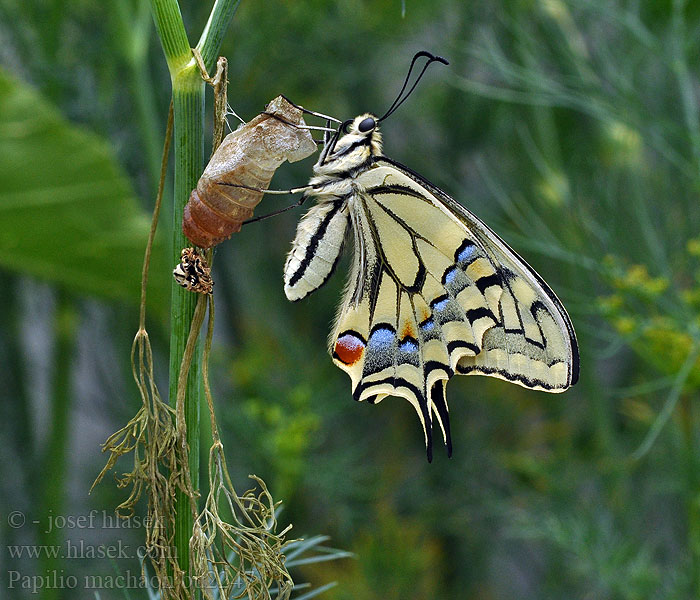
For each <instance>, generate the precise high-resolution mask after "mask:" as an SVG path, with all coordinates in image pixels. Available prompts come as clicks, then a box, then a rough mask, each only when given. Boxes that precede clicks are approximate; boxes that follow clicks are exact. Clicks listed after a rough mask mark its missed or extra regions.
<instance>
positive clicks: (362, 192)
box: [330, 158, 578, 460]
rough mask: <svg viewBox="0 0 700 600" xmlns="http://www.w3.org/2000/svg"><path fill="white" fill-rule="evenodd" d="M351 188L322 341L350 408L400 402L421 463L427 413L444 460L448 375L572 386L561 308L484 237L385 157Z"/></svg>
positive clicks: (449, 203)
mask: <svg viewBox="0 0 700 600" xmlns="http://www.w3.org/2000/svg"><path fill="white" fill-rule="evenodd" d="M356 184H357V185H356V189H357V190H358V191H357V192H356V194H355V195H354V196H353V197H352V198H350V199H349V200H348V209H349V215H350V219H351V222H352V225H353V227H352V229H353V232H354V238H355V240H354V241H355V258H354V262H353V272H352V274H351V277H350V281H349V284H348V288H347V290H346V296H345V300H344V302H343V304H342V305H341V307H340V310H339V313H338V317H337V321H336V325H335V328H334V331H333V333H332V336H331V340H330V341H331V352H332V355H333V359H334V361H335V363H336V364H337V365H338V366H339V367H340V368H342V369H343V370H345V371H346V372H347V373H348V374H349V375H350V377H351V379H352V387H353V397H354V398H355V399H356V400H368V401H369V402H372V403H374V402H378V401H380V400H382V399H383V398H384V397H386V396H388V395H391V396H400V397H403V398H406V399H407V400H408V401H409V402H411V404H413V406H414V407H415V408H416V410H417V412H418V416H419V418H420V420H421V423H422V425H423V430H424V436H425V442H426V446H427V450H428V458H429V460H430V459H431V456H432V433H431V431H432V415H433V414H435V416H436V418H437V420H438V423H439V425H440V427H441V429H442V433H443V437H444V439H445V444H446V445H447V449H448V453H451V440H450V429H449V418H448V409H447V402H446V399H445V384H446V383H447V381H448V380H449V379H450V378H451V377H452V375H454V374H455V373H458V374H482V375H489V376H493V377H499V378H502V379H505V380H507V381H512V382H514V383H517V384H520V385H522V386H525V387H528V388H532V389H539V390H545V391H549V392H560V391H563V390H565V389H566V388H568V387H569V386H571V385H573V384H574V383H575V382H576V380H577V379H578V348H577V344H576V337H575V334H574V330H573V326H572V325H571V321H570V319H569V317H568V315H567V314H566V311H565V309H564V307H563V306H562V304H561V302H559V300H558V299H557V297H556V296H555V295H554V293H553V292H552V290H551V289H550V288H549V287H548V286H547V284H546V283H545V282H544V281H543V280H542V278H541V277H539V275H537V273H535V271H534V270H533V269H532V268H530V267H529V266H528V265H527V264H526V263H525V262H524V261H523V260H522V259H521V258H520V257H519V256H518V255H517V254H516V253H515V252H513V250H511V249H510V248H509V247H508V246H507V245H506V244H505V242H503V241H502V240H501V239H500V238H499V237H498V236H497V235H496V234H495V233H494V232H492V231H491V230H490V229H489V228H488V227H487V226H486V225H484V224H483V223H482V222H481V221H479V220H478V219H477V218H476V217H475V216H474V215H472V214H471V213H470V212H468V211H467V210H466V209H464V208H463V207H461V206H460V205H459V204H457V203H456V202H455V201H454V200H452V199H451V198H449V197H448V196H447V195H446V194H444V193H443V192H441V191H440V190H439V189H437V188H436V187H435V186H433V185H432V184H430V183H429V182H427V181H425V180H423V179H422V178H421V177H420V176H418V175H417V174H415V173H413V172H412V171H410V170H409V169H407V168H406V167H403V166H401V165H399V164H397V163H394V162H393V161H390V160H388V159H385V158H380V159H377V160H376V161H375V164H374V166H373V167H372V168H370V169H368V170H367V171H366V172H364V173H362V174H361V175H359V176H358V177H357V178H356Z"/></svg>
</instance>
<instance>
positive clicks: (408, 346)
mask: <svg viewBox="0 0 700 600" xmlns="http://www.w3.org/2000/svg"><path fill="white" fill-rule="evenodd" d="M399 350H401V352H417V351H418V342H417V341H416V340H415V339H413V338H412V337H407V338H404V339H403V340H401V343H400V344H399Z"/></svg>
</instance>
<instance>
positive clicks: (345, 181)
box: [309, 113, 382, 197]
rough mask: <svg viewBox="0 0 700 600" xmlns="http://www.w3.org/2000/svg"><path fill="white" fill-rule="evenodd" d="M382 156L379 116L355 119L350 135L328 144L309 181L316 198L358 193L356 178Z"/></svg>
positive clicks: (364, 116)
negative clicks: (378, 124) (377, 118)
mask: <svg viewBox="0 0 700 600" xmlns="http://www.w3.org/2000/svg"><path fill="white" fill-rule="evenodd" d="M369 125H371V127H369ZM381 155H382V135H381V133H380V132H379V128H378V126H377V120H376V117H374V116H373V115H370V114H368V113H365V114H362V115H360V116H358V117H355V118H354V119H353V120H352V122H350V123H348V125H347V133H345V134H344V135H343V134H342V133H339V134H338V136H336V137H335V138H333V139H330V140H328V141H327V146H326V148H324V151H323V152H322V153H321V156H320V158H319V159H318V162H317V163H316V164H315V165H314V177H312V178H311V181H310V182H309V185H311V186H312V187H313V188H314V191H313V192H312V193H313V195H314V196H317V197H318V196H329V195H330V196H337V197H343V196H347V195H349V194H351V193H352V192H353V191H357V182H356V181H355V178H356V177H357V176H358V175H359V174H360V173H363V172H364V171H366V170H367V169H370V168H371V167H372V165H373V160H374V158H375V157H378V156H381Z"/></svg>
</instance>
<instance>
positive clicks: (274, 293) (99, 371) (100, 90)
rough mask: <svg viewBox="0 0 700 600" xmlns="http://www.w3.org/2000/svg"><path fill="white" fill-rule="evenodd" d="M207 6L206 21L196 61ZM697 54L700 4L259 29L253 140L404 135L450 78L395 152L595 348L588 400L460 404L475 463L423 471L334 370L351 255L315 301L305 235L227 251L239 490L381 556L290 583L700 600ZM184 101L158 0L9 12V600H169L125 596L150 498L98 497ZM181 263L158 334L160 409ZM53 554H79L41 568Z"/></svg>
mask: <svg viewBox="0 0 700 600" xmlns="http://www.w3.org/2000/svg"><path fill="white" fill-rule="evenodd" d="M209 9H210V6H209V3H208V2H205V3H202V2H187V1H184V0H183V1H182V10H183V16H184V18H185V23H186V26H187V28H188V32H189V34H190V41H191V43H192V44H194V43H195V41H196V39H197V38H198V37H199V33H200V32H201V29H202V27H203V26H204V23H205V22H206V18H207V15H208V11H209ZM402 13H403V14H402ZM699 33H700V4H698V3H687V4H686V3H684V2H682V1H681V0H673V1H672V0H668V1H665V0H641V1H637V2H622V1H618V0H612V1H604V0H578V1H574V0H568V1H566V0H542V1H536V0H500V1H499V0H493V1H491V2H463V1H462V0H435V1H433V2H418V1H416V0H405V2H401V0H383V1H375V2H370V1H364V2H363V1H360V0H338V1H335V2H329V1H321V0H315V1H308V2H285V1H283V0H268V1H266V2H256V1H254V0H244V1H243V2H242V3H241V5H240V7H239V10H238V13H237V15H236V17H235V18H234V21H233V24H232V26H231V28H230V31H229V33H228V35H227V36H226V38H225V39H224V45H223V48H222V54H223V55H225V56H227V57H228V59H229V61H230V62H229V65H230V71H229V79H230V87H229V102H230V104H231V105H232V107H233V108H234V110H235V111H236V112H237V113H238V114H239V115H241V116H243V117H244V118H245V119H250V118H252V117H253V116H254V115H255V114H257V113H258V112H259V111H260V110H261V109H262V108H263V107H264V105H265V104H266V103H267V102H268V101H269V100H270V99H272V98H273V97H275V96H277V95H278V94H280V93H283V94H285V95H286V96H288V97H289V98H291V99H293V100H294V101H295V102H297V103H300V104H303V105H304V106H306V107H309V108H312V109H315V110H318V111H321V112H325V113H328V114H332V115H335V116H337V117H338V118H341V119H346V118H349V117H352V116H354V115H356V114H357V113H359V112H362V111H366V110H369V111H374V112H379V113H381V112H383V111H384V110H385V109H386V108H387V107H388V105H389V104H390V103H391V101H392V100H393V99H394V97H395V95H396V93H397V91H398V89H399V87H400V85H401V82H402V80H403V77H404V75H405V72H406V68H407V66H408V63H409V61H410V58H411V57H412V56H413V54H414V53H415V52H416V51H418V50H421V49H427V50H430V51H432V52H435V53H437V54H441V55H443V56H445V57H447V58H448V59H449V60H450V62H451V64H450V66H449V67H448V68H443V67H441V66H434V67H432V68H431V70H430V71H429V72H428V74H427V76H426V77H425V79H424V81H423V82H422V83H421V85H420V86H419V87H418V88H417V90H416V92H415V93H414V94H413V96H412V97H411V99H410V100H409V101H408V102H407V103H406V104H404V105H403V106H402V107H401V109H400V110H399V111H398V112H397V113H396V114H394V115H393V116H392V117H391V119H389V120H388V121H387V122H386V123H385V125H384V126H383V133H384V139H385V152H386V153H387V155H388V156H390V157H392V158H394V159H395V160H398V161H400V162H402V163H404V164H406V165H408V166H410V167H411V168H413V169H414V170H416V171H418V172H419V173H421V174H423V175H424V176H425V177H427V178H428V179H430V180H431V181H433V182H434V183H436V184H437V185H439V186H440V187H442V188H443V189H445V190H446V191H447V192H448V193H450V194H451V195H452V196H453V197H455V198H456V199H457V200H458V201H460V202H461V203H463V204H464V205H465V206H467V207H468V208H469V209H470V210H472V211H473V212H475V213H476V214H477V215H479V216H480V217H482V218H483V219H484V220H485V221H486V222H487V223H488V224H489V225H490V226H491V227H493V228H494V229H495V230H496V231H498V232H499V234H500V235H501V236H502V237H504V238H505V239H506V240H507V241H508V242H509V243H510V244H511V245H512V246H513V247H514V248H515V249H516V250H517V251H518V252H519V253H521V254H522V255H523V256H524V257H525V258H526V260H528V262H529V263H530V264H531V265H532V266H533V267H535V268H536V269H537V271H538V272H539V273H540V274H541V275H542V276H543V277H544V278H545V279H546V280H547V281H548V282H549V283H550V285H551V286H552V287H553V289H554V290H555V291H556V292H557V294H558V295H559V296H560V298H561V299H562V301H563V302H564V304H565V305H566V307H567V309H568V311H569V313H570V315H571V317H572V320H573V322H574V325H575V327H576V330H577V333H578V336H579V342H580V346H581V381H580V382H579V384H578V385H577V386H576V387H575V388H574V389H572V390H570V391H568V392H567V393H565V394H563V395H548V394H543V393H538V392H533V391H528V390H525V389H522V388H520V387H517V386H514V385H510V384H507V383H505V382H502V381H496V380H490V379H488V378H481V377H455V378H454V379H453V380H452V382H451V383H450V385H449V386H448V399H449V402H450V407H451V421H452V427H453V441H454V445H455V452H454V456H453V458H452V459H451V460H448V459H447V458H446V457H445V456H444V454H443V453H442V452H441V451H440V448H436V458H435V460H434V461H433V464H428V463H427V462H426V460H425V449H424V447H423V438H422V433H421V431H420V426H419V423H418V420H417V418H416V416H415V413H414V411H413V409H412V408H411V407H410V405H409V404H408V403H407V402H405V401H403V400H398V399H387V400H385V401H384V402H382V403H381V404H380V405H378V406H370V405H366V404H364V403H363V404H356V403H354V402H353V401H352V399H351V395H350V381H349V379H348V378H347V377H346V375H344V374H343V373H342V372H341V371H339V370H338V369H336V368H335V367H334V366H333V365H332V363H331V360H330V358H329V357H328V355H327V352H326V339H327V335H328V331H329V327H330V322H331V320H332V318H333V315H334V310H335V307H336V305H337V303H338V302H339V298H340V294H341V292H342V289H343V282H344V281H343V280H344V277H343V273H344V272H345V271H346V267H347V263H348V261H347V257H346V260H345V262H344V264H343V265H341V268H339V270H338V271H339V272H338V274H336V276H335V277H334V278H333V279H332V280H331V281H330V282H329V283H328V284H327V285H326V286H325V287H324V288H323V289H322V290H321V291H319V292H318V293H316V294H314V295H312V296H311V297H309V298H308V299H306V300H304V301H303V302H301V303H297V304H290V303H288V302H287V300H286V299H285V297H284V293H283V290H282V281H281V271H282V265H283V262H284V257H285V253H286V252H287V250H288V248H289V243H290V240H291V239H292V237H293V235H294V231H295V226H296V221H297V220H298V219H299V217H300V215H301V212H300V211H298V210H295V211H290V212H288V213H285V214H283V215H281V216H280V217H278V218H275V219H270V220H267V221H263V222H260V223H257V224H255V225H253V226H247V227H244V228H243V231H242V232H241V233H240V234H237V235H235V236H234V237H233V239H231V240H230V241H229V242H226V243H225V244H223V245H221V246H220V247H219V248H217V251H216V266H215V279H216V294H215V297H216V303H217V323H216V334H215V347H214V352H213V357H212V380H213V385H214V388H215V398H216V401H217V410H218V414H219V419H220V422H221V426H222V428H223V434H224V443H225V446H226V451H227V457H228V461H229V465H230V466H231V468H232V470H233V475H234V479H235V481H236V482H237V484H238V485H239V486H241V488H244V487H245V485H246V479H245V478H246V476H247V474H248V473H255V474H257V475H259V476H261V477H263V478H264V479H265V481H266V482H267V483H268V486H269V488H270V490H271V492H272V493H273V495H274V497H275V498H276V499H280V500H282V501H283V502H284V510H283V512H282V513H281V515H280V521H281V522H282V523H283V524H287V523H292V524H293V525H294V530H293V532H292V534H291V535H292V537H293V536H306V535H316V534H325V535H328V536H330V538H331V539H330V541H329V542H328V543H329V544H330V545H332V546H334V547H337V548H342V549H345V550H348V551H352V552H354V553H355V557H354V558H350V559H344V560H342V561H334V562H328V563H319V564H314V565H312V566H310V567H308V568H306V569H305V570H302V571H296V572H295V573H294V574H295V577H296V578H298V579H299V580H306V581H310V582H312V583H313V584H314V585H317V586H318V585H323V584H325V583H328V582H331V581H337V582H338V585H337V586H336V587H335V588H333V589H332V590H331V591H328V592H326V593H325V595H324V596H322V597H325V598H328V599H329V600H349V599H351V598H352V599H366V600H373V599H377V600H378V599H389V600H393V599H397V600H398V599H405V598H411V599H423V598H426V599H427V598H431V599H432V598H436V599H443V598H445V599H446V598H460V599H461V598H469V599H476V600H496V599H498V600H500V599H506V598H507V599H510V598H528V599H529V598H533V599H534V598H538V599H542V598H547V599H549V598H552V599H555V598H556V599H558V598H561V599H570V598H604V599H630V600H632V599H649V598H653V599H657V598H697V597H700V445H699V440H698V432H699V425H698V419H700V415H699V414H698V410H699V409H698V406H697V400H698V394H699V388H700V362H699V361H698V354H699V351H700V331H699V326H700V321H699V320H698V308H699V307H700V237H698V235H699V227H698V225H699V223H700V202H698V192H699V191H700V120H699V118H698V97H699V94H700V87H699V86H700V64H699V61H698V56H699V55H700V48H699V41H700V37H699V35H698V34H699ZM169 90H170V83H169V78H168V74H167V69H166V67H165V61H164V59H163V56H162V51H161V49H160V46H159V43H158V41H157V38H156V35H155V32H154V30H153V25H152V21H151V16H150V12H149V6H148V3H147V2H143V1H141V0H114V1H113V2H107V3H105V2H95V1H94V0H73V1H71V2H67V1H65V0H64V1H57V0H24V1H19V0H0V267H1V270H0V278H1V279H2V289H3V293H2V294H0V322H1V323H2V325H1V326H0V357H1V361H2V363H1V364H2V366H3V375H4V376H3V386H2V391H0V398H1V400H0V406H1V407H2V418H1V419H0V451H1V453H2V461H1V464H2V469H3V472H2V477H0V510H1V514H2V519H1V522H0V542H2V546H1V547H0V587H2V588H7V589H3V591H2V592H0V597H8V598H10V597H11V598H23V597H36V596H34V595H32V594H31V591H32V589H31V588H32V587H34V588H35V589H37V590H38V593H39V594H40V597H42V598H70V599H72V598H92V597H95V590H91V589H86V586H85V576H86V575H88V576H90V575H99V576H100V577H104V578H105V579H101V580H100V581H101V582H102V585H101V586H98V587H101V589H99V590H97V592H98V594H99V597H100V598H103V599H111V598H146V597H147V592H146V591H145V590H139V589H130V590H125V589H121V588H124V587H125V586H123V585H121V586H120V585H118V582H113V583H112V585H110V584H109V579H106V578H108V577H109V576H116V575H117V574H120V573H121V574H129V573H131V574H133V575H134V576H137V575H138V573H139V568H140V567H139V564H138V561H137V560H136V559H135V558H128V557H127V556H131V555H132V554H129V553H130V552H132V551H133V550H134V549H135V548H136V546H138V545H139V544H141V543H142V533H143V531H142V529H141V528H140V527H139V526H138V523H135V522H134V523H127V524H121V526H117V525H118V524H116V523H114V522H113V521H112V520H111V515H112V510H113V508H114V506H116V504H118V503H119V502H120V501H121V500H122V499H123V498H124V493H125V492H124V491H123V490H118V489H116V486H115V485H114V484H113V482H112V481H111V480H110V478H107V479H106V480H105V482H103V483H102V484H101V485H100V486H99V487H98V488H97V489H96V491H94V492H93V493H92V495H90V496H88V493H87V492H88V489H89V487H90V484H91V483H92V481H93V479H94V477H95V476H96V475H97V473H98V472H99V470H100V469H101V467H102V465H103V461H104V457H103V456H102V455H101V453H100V443H102V442H103V441H104V439H105V438H106V437H107V436H108V435H109V434H110V433H111V432H113V431H114V430H116V429H118V428H119V427H121V426H122V425H123V424H124V423H125V422H126V421H127V420H128V419H129V418H130V417H131V416H132V415H133V414H134V413H135V412H136V410H137V408H138V406H139V398H138V395H137V391H136V388H135V385H134V384H133V381H132V380H131V372H130V366H129V350H130V344H131V341H132V338H133V335H134V333H135V331H136V326H137V321H138V317H137V301H138V282H139V278H140V263H141V259H142V253H143V247H144V243H145V239H146V232H147V227H148V222H149V213H150V210H151V208H152V203H153V195H154V190H155V186H156V184H157V172H158V167H159V160H160V158H159V157H160V148H161V144H162V137H163V133H164V129H165V119H166V113H167V107H168V103H169ZM232 124H233V125H234V127H235V123H232ZM313 161H314V158H310V159H307V160H306V161H304V162H302V163H301V164H297V165H291V166H290V165H285V166H283V168H281V169H280V170H279V172H278V174H277V176H276V178H275V180H274V181H273V187H275V188H278V189H282V188H286V187H292V186H298V185H302V184H303V183H304V182H305V181H306V179H307V178H308V177H309V174H310V172H311V166H312V164H313ZM168 199H169V198H168ZM166 201H167V199H166ZM288 201H289V200H288V199H286V198H284V197H274V196H270V197H268V198H266V199H265V200H264V201H263V203H262V204H261V205H260V207H259V208H258V214H263V213H264V212H269V211H271V210H274V209H276V208H278V207H280V206H282V205H283V204H284V203H286V202H288ZM166 212H167V211H166ZM162 225H163V229H164V232H163V233H164V235H163V236H162V240H167V239H168V238H169V236H168V235H167V228H168V227H169V225H170V223H169V219H168V216H167V214H166V215H165V217H164V219H163V221H162ZM167 256H168V251H167V248H166V244H165V243H161V244H160V246H159V248H158V253H157V256H156V257H155V258H154V261H155V263H154V268H155V273H154V275H153V281H152V285H151V291H150V293H151V305H150V313H149V331H150V333H151V336H152V339H153V344H154V350H155V353H156V362H157V370H158V376H159V378H160V386H161V390H165V389H167V382H166V381H165V380H166V378H167V367H166V365H167V339H168V338H167V330H166V328H167V302H168V294H169V285H170V284H169V272H170V269H172V266H173V265H169V264H167V263H168V261H167V258H166V257H167ZM127 468H128V464H127V463H124V465H123V469H121V470H126V469H127ZM90 511H97V512H96V513H91V512H90ZM102 511H105V512H104V513H103V512H102ZM142 511H143V512H142V513H141V515H143V514H144V512H145V507H142ZM18 514H19V515H21V517H22V518H20V517H18V516H17V515H18ZM90 514H94V515H95V516H94V517H93V519H92V524H90V522H89V521H88V522H85V521H81V522H77V520H76V518H77V517H80V516H83V517H85V516H86V515H90ZM62 517H65V519H62ZM68 517H72V518H73V522H72V525H71V521H70V519H69V518H68ZM18 519H19V520H18ZM22 519H24V520H22ZM81 541H82V542H83V545H82V548H83V551H82V552H80V551H79V549H78V548H77V546H79V543H80V542H81ZM120 543H121V544H123V545H126V546H128V547H129V549H128V550H127V551H125V555H124V556H122V555H118V556H113V557H111V558H110V557H105V556H89V555H88V554H89V552H88V550H89V548H93V549H94V548H97V547H99V545H100V544H103V545H104V547H105V548H108V547H115V546H117V545H119V544H120ZM51 547H59V548H60V549H61V554H62V555H63V557H62V558H60V557H56V558H52V557H51V556H48V555H47V554H48V553H47V552H45V551H41V550H39V551H37V555H32V554H31V552H32V551H31V550H30V551H27V550H26V548H30V549H31V548H51ZM67 547H68V548H73V549H74V553H73V554H70V553H68V554H66V548H67ZM18 548H20V549H22V548H25V550H17V549H18ZM32 576H39V577H43V578H45V579H39V580H37V579H33V580H29V579H27V578H29V577H32ZM61 577H63V579H61ZM71 577H75V580H74V579H72V578H71ZM49 578H50V579H49ZM73 583H74V585H73ZM126 587H128V586H126ZM6 592H7V596H5V593H6Z"/></svg>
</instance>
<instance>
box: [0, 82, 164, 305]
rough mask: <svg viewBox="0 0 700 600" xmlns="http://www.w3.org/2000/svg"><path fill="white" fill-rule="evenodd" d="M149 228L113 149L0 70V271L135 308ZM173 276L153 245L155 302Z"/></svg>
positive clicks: (151, 293) (151, 294) (152, 301)
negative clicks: (118, 300)
mask: <svg viewBox="0 0 700 600" xmlns="http://www.w3.org/2000/svg"><path fill="white" fill-rule="evenodd" d="M149 227H150V216H148V215H146V214H145V213H144V211H142V210H141V209H140V208H139V206H138V204H137V202H136V199H135V197H134V192H133V190H132V188H131V185H130V183H129V180H128V178H127V176H126V174H125V173H124V172H123V170H122V169H121V168H120V167H119V165H118V163H117V161H116V160H115V158H114V156H113V153H112V151H111V149H110V147H109V146H108V144H107V143H106V142H105V141H104V140H102V139H101V138H99V137H98V136H96V135H94V134H92V133H90V132H88V131H85V130H83V129H81V128H79V127H76V126H75V125H72V124H71V123H69V122H68V121H66V120H65V119H64V118H63V117H62V116H61V115H60V113H59V112H58V110H57V109H56V108H55V107H54V106H52V105H51V104H50V103H49V102H47V101H46V100H45V99H43V98H42V97H41V96H40V95H39V94H37V92H36V91H35V90H33V89H32V88H30V87H29V86H27V85H26V84H24V83H22V82H20V81H18V80H16V79H14V78H12V77H11V76H10V75H8V74H7V72H5V71H3V70H1V69H0V267H3V268H6V269H9V270H12V271H16V272H18V273H23V274H27V275H32V276H35V277H39V278H42V279H45V280H47V281H50V282H52V283H55V284H58V285H61V286H64V287H65V288H67V289H69V290H70V291H72V292H75V293H78V294H92V295H97V296H101V297H105V298H110V299H122V300H124V299H126V300H131V301H134V302H137V301H138V298H139V287H140V280H141V265H142V262H143V253H144V248H145V244H146V239H147V236H148V230H149ZM169 270H170V269H169V268H167V266H166V265H165V255H164V252H163V249H162V245H161V246H160V247H159V246H156V247H155V248H154V252H153V261H152V264H151V271H150V272H151V281H150V284H149V300H150V302H149V303H150V304H152V305H153V306H164V305H165V306H167V303H164V301H165V300H166V299H167V297H168V293H169V282H168V279H169V278H168V277H167V274H168V273H169Z"/></svg>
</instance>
